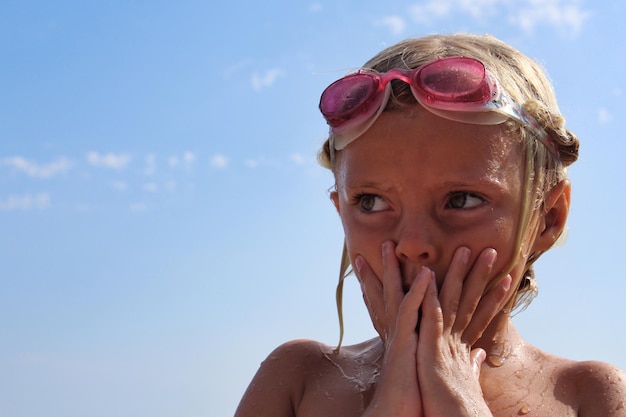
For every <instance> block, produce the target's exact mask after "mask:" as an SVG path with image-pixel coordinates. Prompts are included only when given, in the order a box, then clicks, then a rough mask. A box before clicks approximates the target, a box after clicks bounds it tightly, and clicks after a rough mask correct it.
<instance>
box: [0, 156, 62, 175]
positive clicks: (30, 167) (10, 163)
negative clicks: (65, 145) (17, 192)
mask: <svg viewBox="0 0 626 417" xmlns="http://www.w3.org/2000/svg"><path fill="white" fill-rule="evenodd" d="M0 165H1V166H7V167H10V168H13V169H15V170H17V171H20V172H23V173H24V174H26V175H28V176H29V177H32V178H51V177H53V176H55V175H57V174H64V173H66V172H67V171H69V170H70V168H71V166H72V164H71V162H70V160H69V159H68V158H65V157H62V158H59V159H57V160H56V161H53V162H50V163H48V164H43V165H40V164H37V163H36V162H33V161H29V160H28V159H26V158H23V157H21V156H14V157H9V158H3V159H1V160H0Z"/></svg>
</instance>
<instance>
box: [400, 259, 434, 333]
mask: <svg viewBox="0 0 626 417" xmlns="http://www.w3.org/2000/svg"><path fill="white" fill-rule="evenodd" d="M434 282H435V275H434V273H433V272H432V271H431V270H430V269H428V268H426V267H422V268H421V269H420V270H419V272H418V273H417V276H416V277H415V280H413V283H411V288H409V291H408V292H407V294H406V296H405V297H404V299H403V300H402V303H401V305H400V307H399V308H398V320H397V323H398V324H397V329H396V334H397V335H398V336H400V337H406V336H411V337H414V336H415V329H416V327H417V323H418V321H419V319H420V307H421V306H422V304H423V301H424V298H425V296H426V294H427V292H428V291H429V288H430V287H431V285H433V284H434ZM436 289H437V287H436V285H435V291H436Z"/></svg>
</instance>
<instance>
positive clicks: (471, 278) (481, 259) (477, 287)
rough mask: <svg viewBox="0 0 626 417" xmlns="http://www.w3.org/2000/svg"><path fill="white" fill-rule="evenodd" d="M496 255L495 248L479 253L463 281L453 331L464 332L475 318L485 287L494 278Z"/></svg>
mask: <svg viewBox="0 0 626 417" xmlns="http://www.w3.org/2000/svg"><path fill="white" fill-rule="evenodd" d="M496 257H497V253H496V251H495V249H492V248H487V249H485V250H483V251H482V252H481V253H480V255H478V258H477V259H476V261H475V262H474V265H473V266H472V268H471V270H470V272H469V275H468V276H467V278H466V279H465V282H464V283H463V293H462V295H461V299H460V301H459V308H458V311H457V316H456V319H455V322H454V325H453V327H452V332H453V333H458V334H463V333H464V332H465V329H466V328H467V326H468V325H469V324H470V322H471V321H472V320H473V316H474V312H475V311H476V308H477V307H478V304H479V302H480V301H481V298H482V297H483V294H484V293H485V288H486V287H487V284H488V283H489V280H490V279H492V278H493V276H492V269H493V264H494V263H495V261H496ZM465 341H466V340H465Z"/></svg>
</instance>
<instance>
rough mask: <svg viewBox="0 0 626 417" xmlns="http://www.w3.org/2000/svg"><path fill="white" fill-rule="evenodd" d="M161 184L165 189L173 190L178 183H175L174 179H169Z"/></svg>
mask: <svg viewBox="0 0 626 417" xmlns="http://www.w3.org/2000/svg"><path fill="white" fill-rule="evenodd" d="M163 186H164V187H165V189H166V190H167V191H175V190H176V187H177V186H178V184H176V181H172V180H169V181H165V184H163Z"/></svg>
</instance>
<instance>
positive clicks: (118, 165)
mask: <svg viewBox="0 0 626 417" xmlns="http://www.w3.org/2000/svg"><path fill="white" fill-rule="evenodd" d="M130 159H131V157H130V155H128V154H114V153H107V154H100V153H98V152H89V153H88V154H87V162H89V164H91V165H93V166H95V167H103V168H110V169H116V170H122V169H124V168H126V166H127V165H128V163H129V162H130Z"/></svg>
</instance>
